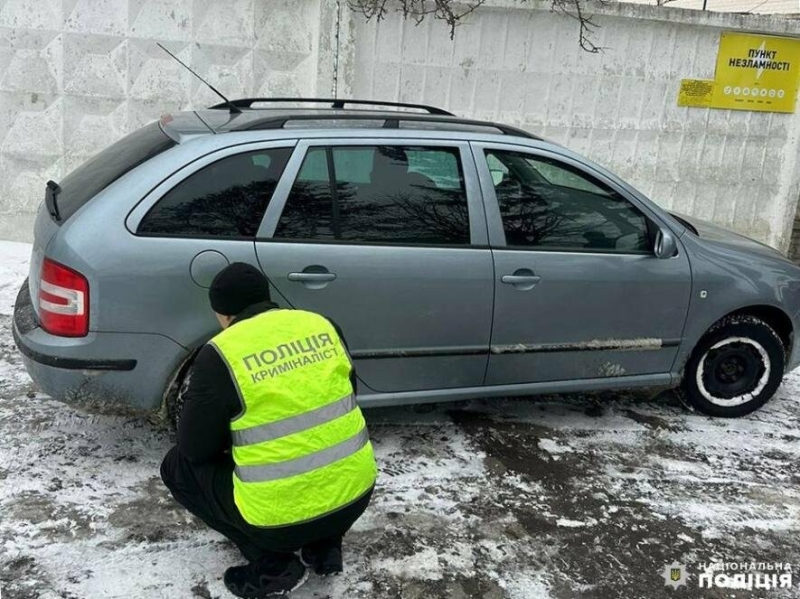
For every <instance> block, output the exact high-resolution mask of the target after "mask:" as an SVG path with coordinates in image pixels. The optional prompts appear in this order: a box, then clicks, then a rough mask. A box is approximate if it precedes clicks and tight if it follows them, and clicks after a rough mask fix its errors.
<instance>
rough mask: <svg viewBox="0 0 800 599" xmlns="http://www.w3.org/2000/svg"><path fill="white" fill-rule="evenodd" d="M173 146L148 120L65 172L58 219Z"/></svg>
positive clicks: (69, 214) (77, 208) (72, 211)
mask: <svg viewBox="0 0 800 599" xmlns="http://www.w3.org/2000/svg"><path fill="white" fill-rule="evenodd" d="M174 145H175V142H174V141H173V140H172V139H170V138H169V137H167V135H166V134H165V133H164V132H163V131H162V130H161V127H159V125H158V123H157V122H155V123H151V124H149V125H147V126H145V127H142V128H141V129H138V130H136V131H134V132H133V133H131V134H129V135H126V136H125V137H123V138H122V139H120V140H119V141H118V142H116V143H114V144H113V145H111V146H109V147H107V148H106V149H105V150H103V151H102V152H100V153H99V154H97V155H95V156H94V157H93V158H91V159H90V160H89V161H87V162H84V163H83V164H82V165H81V166H79V167H78V168H76V169H75V170H74V171H72V172H71V173H70V174H69V175H67V176H66V177H65V178H64V180H63V181H61V182H60V183H59V185H60V186H61V191H59V192H58V195H57V197H56V204H57V205H58V212H59V216H60V217H61V218H60V220H61V221H62V222H63V221H65V220H67V219H68V218H69V217H70V216H72V215H73V214H75V213H76V212H77V211H78V210H79V209H80V207H81V206H83V205H84V204H86V202H88V201H89V200H91V199H92V198H93V197H94V196H96V195H97V194H98V193H100V192H101V191H103V190H104V189H105V188H106V187H108V186H109V185H111V184H112V183H113V182H114V181H116V180H117V179H119V178H120V177H121V176H122V175H124V174H125V173H127V172H129V171H131V170H133V169H134V168H136V167H137V166H139V165H140V164H142V163H144V162H146V161H148V160H150V159H151V158H153V157H154V156H157V155H158V154H161V152H164V151H165V150H168V149H169V148H171V147H172V146H174Z"/></svg>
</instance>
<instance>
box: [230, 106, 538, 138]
mask: <svg viewBox="0 0 800 599" xmlns="http://www.w3.org/2000/svg"><path fill="white" fill-rule="evenodd" d="M219 107H220V108H225V107H226V105H225V104H220V106H219ZM439 116H442V117H443V118H437V117H439ZM323 120H336V121H342V120H352V121H362V120H363V121H371V120H382V121H384V124H383V127H382V128H383V129H399V128H400V122H407V121H411V122H420V123H437V124H441V125H442V129H444V130H446V129H447V126H448V125H455V126H458V125H467V126H471V127H485V128H492V129H496V130H497V131H500V132H501V133H503V134H504V135H515V136H517V137H525V138H527V139H535V140H539V141H541V140H542V138H541V137H539V136H538V135H534V134H532V133H528V132H527V131H525V130H523V129H518V128H517V127H511V126H509V125H503V124H500V123H493V122H491V121H476V120H472V119H461V118H454V117H452V116H450V115H433V116H429V115H427V114H406V113H404V114H400V115H398V116H395V113H389V112H375V113H372V114H370V113H369V112H358V113H354V114H344V115H342V114H336V115H330V116H327V115H320V114H318V113H312V114H292V115H277V114H276V115H273V116H265V117H263V118H260V119H256V120H254V121H247V122H246V123H244V124H243V125H242V126H241V127H234V128H233V129H232V130H233V131H253V130H263V129H283V128H284V127H285V126H286V123H288V122H290V121H323Z"/></svg>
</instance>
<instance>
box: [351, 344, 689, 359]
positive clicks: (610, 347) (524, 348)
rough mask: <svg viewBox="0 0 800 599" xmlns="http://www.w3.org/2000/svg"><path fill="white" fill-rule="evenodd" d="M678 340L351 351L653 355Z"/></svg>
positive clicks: (357, 355)
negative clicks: (631, 353) (607, 352)
mask: <svg viewBox="0 0 800 599" xmlns="http://www.w3.org/2000/svg"><path fill="white" fill-rule="evenodd" d="M680 343H681V340H680V339H603V340H596V341H581V342H578V343H531V344H528V343H511V344H508V345H492V346H491V347H486V346H482V347H475V346H467V347H430V348H422V349H417V348H409V349H362V350H351V351H350V355H351V356H352V358H353V359H354V360H385V359H391V358H430V357H436V356H482V355H487V354H490V353H492V354H537V353H554V352H576V351H653V350H659V349H665V348H668V347H678V346H679V345H680Z"/></svg>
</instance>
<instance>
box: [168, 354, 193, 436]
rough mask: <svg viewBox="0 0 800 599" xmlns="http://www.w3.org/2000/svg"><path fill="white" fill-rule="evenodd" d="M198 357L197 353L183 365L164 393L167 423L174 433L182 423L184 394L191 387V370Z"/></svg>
mask: <svg viewBox="0 0 800 599" xmlns="http://www.w3.org/2000/svg"><path fill="white" fill-rule="evenodd" d="M196 356H197V354H196V353H194V354H192V355H191V356H190V357H189V358H188V359H187V360H186V361H185V362H184V363H183V364H181V366H180V368H178V371H177V372H176V373H175V376H174V377H173V378H172V381H171V382H170V384H169V386H168V387H167V390H166V392H165V393H164V404H165V407H166V417H167V423H168V424H169V427H170V429H171V430H173V431H177V430H178V422H180V419H181V412H182V411H183V401H184V393H185V392H186V388H187V387H188V385H189V377H190V376H191V368H192V364H193V363H194V359H195V357H196Z"/></svg>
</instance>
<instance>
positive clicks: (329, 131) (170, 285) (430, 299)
mask: <svg viewBox="0 0 800 599" xmlns="http://www.w3.org/2000/svg"><path fill="white" fill-rule="evenodd" d="M293 102H294V103H293V105H291V106H290V107H287V106H288V105H287V103H286V101H285V100H281V101H277V100H275V99H243V100H235V101H233V102H231V103H229V104H223V105H219V106H216V107H214V108H211V109H207V110H200V111H196V112H180V113H177V114H173V115H167V116H164V117H163V118H162V119H161V120H160V121H159V122H156V123H152V124H150V125H148V126H146V127H144V128H142V129H140V130H138V131H136V132H134V133H132V134H130V135H128V136H127V137H125V138H123V139H122V140H120V141H118V142H117V143H115V144H114V145H112V146H110V147H109V148H107V149H106V150H104V151H103V152H101V153H100V154H99V155H97V156H96V157H94V158H93V159H91V160H90V161H89V162H87V163H85V164H84V165H83V166H81V167H80V168H78V169H77V170H75V171H74V172H72V173H71V174H69V175H68V176H67V177H65V178H64V179H63V180H62V181H59V182H53V181H50V182H48V183H47V187H46V193H45V199H44V201H43V202H42V205H41V207H40V209H39V213H38V216H37V219H36V225H35V243H34V247H33V256H32V260H31V269H30V276H29V278H28V280H27V282H26V283H25V284H24V285H23V287H22V289H21V290H20V293H19V297H18V300H17V305H16V310H15V319H14V335H15V339H16V342H17V345H18V347H19V349H20V350H21V352H22V354H23V356H24V359H25V364H26V366H27V369H28V372H29V373H30V375H31V377H32V378H33V379H34V381H35V382H36V383H37V384H38V385H39V386H40V387H41V388H42V389H43V390H44V391H45V392H47V393H48V394H50V395H52V396H53V397H56V398H60V399H63V400H66V401H73V402H80V403H82V404H88V405H90V406H93V407H99V408H103V407H114V408H119V407H129V408H132V409H136V410H152V411H157V410H160V409H166V410H167V411H169V410H170V409H172V410H173V411H174V408H173V407H172V406H173V404H174V403H175V401H176V398H177V397H178V395H179V394H178V393H177V390H178V389H179V388H180V386H181V381H182V379H183V378H184V377H185V376H186V373H187V372H188V370H189V368H188V367H189V365H190V364H191V361H192V357H193V356H194V355H195V353H196V352H197V351H198V349H199V348H200V347H201V346H202V345H203V344H204V343H205V342H206V341H208V339H209V338H210V337H211V336H213V335H214V334H215V333H216V332H217V330H218V325H217V323H216V320H215V318H214V316H213V313H212V312H211V310H210V308H209V305H208V301H207V288H208V286H209V284H210V282H211V280H212V278H213V277H214V275H215V274H216V273H217V272H218V271H219V270H220V269H222V268H223V267H224V266H226V265H227V264H229V263H232V262H247V263H250V264H253V265H255V266H257V267H258V268H260V269H261V270H262V271H263V272H264V273H265V274H266V275H267V276H268V277H269V279H270V281H271V285H272V296H273V299H274V300H275V301H276V302H277V303H279V304H280V305H282V306H285V307H296V308H303V309H306V310H312V311H316V312H319V313H321V314H323V315H325V316H327V317H329V318H331V319H332V320H334V321H335V322H336V323H337V324H338V325H339V326H340V327H341V328H342V329H343V331H344V334H345V338H346V340H347V343H348V344H349V347H350V350H351V353H352V357H353V359H354V362H355V364H356V369H357V373H358V378H359V384H358V397H359V401H360V403H361V404H362V405H363V406H365V407H369V406H382V405H389V404H409V403H419V402H430V401H447V400H459V399H468V398H477V397H498V396H512V395H529V394H536V393H542V392H547V393H552V392H571V391H596V390H602V389H617V388H631V387H645V386H646V387H678V388H679V389H680V391H681V394H682V396H683V397H684V398H685V400H686V402H687V403H689V404H690V405H691V406H693V407H694V408H696V409H697V410H700V411H702V412H704V413H707V414H711V415H717V416H740V415H743V414H747V413H749V412H751V411H753V410H755V409H756V408H758V407H759V406H761V405H763V404H764V403H765V402H766V401H767V400H768V399H769V398H770V397H771V396H772V395H773V394H774V393H775V391H776V389H777V388H778V386H779V385H780V382H781V379H782V377H783V375H784V373H785V372H786V371H787V370H789V369H791V368H794V367H795V366H796V365H797V364H798V360H800V357H799V356H800V353H799V352H798V350H797V345H796V341H795V339H796V337H795V334H794V333H795V330H796V328H797V327H798V325H800V315H798V310H800V269H798V268H797V267H796V266H795V265H794V264H792V263H791V262H789V261H788V260H786V259H785V258H784V257H783V256H781V255H780V254H779V253H778V252H777V251H775V250H773V249H771V248H769V247H767V246H764V245H761V244H759V243H757V242H755V241H752V240H749V239H746V238H744V237H741V236H739V235H736V234H734V233H730V232H727V231H724V230H721V229H719V228H716V227H714V226H711V225H708V224H703V223H700V222H696V221H694V220H691V221H690V219H688V218H683V217H678V216H675V215H671V214H669V213H667V212H666V211H664V210H663V209H661V208H659V207H658V206H657V205H656V204H655V203H653V202H652V201H650V200H649V199H647V198H646V197H644V196H643V195H642V194H641V193H639V192H638V191H636V190H635V189H634V188H632V187H631V186H630V185H628V184H626V183H625V182H624V181H621V180H620V179H619V178H617V177H616V176H615V175H613V174H612V173H610V172H608V171H607V170H605V169H604V168H602V167H600V166H598V165H597V164H594V163H593V162H590V161H589V160H587V159H586V158H583V157H581V156H579V155H577V154H575V153H573V152H571V151H569V150H567V149H566V148H564V147H562V146H560V145H557V144H554V143H551V142H547V141H545V140H543V139H540V138H538V137H536V136H534V135H531V134H528V133H526V132H524V131H521V130H518V129H515V128H513V127H508V126H505V125H502V124H497V123H490V122H479V121H470V120H465V119H460V118H456V117H454V116H453V115H451V114H449V113H447V112H445V111H443V110H441V109H437V108H433V107H427V106H420V105H409V104H390V103H382V102H366V101H354V100H294V101H293ZM303 102H305V104H303ZM298 106H302V107H299V108H298Z"/></svg>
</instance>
